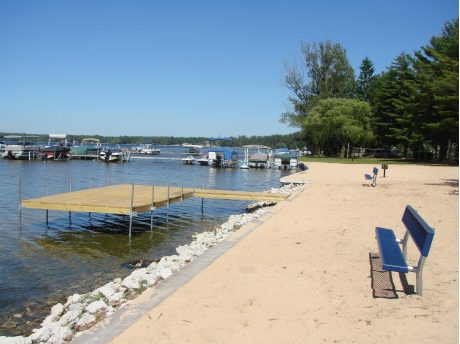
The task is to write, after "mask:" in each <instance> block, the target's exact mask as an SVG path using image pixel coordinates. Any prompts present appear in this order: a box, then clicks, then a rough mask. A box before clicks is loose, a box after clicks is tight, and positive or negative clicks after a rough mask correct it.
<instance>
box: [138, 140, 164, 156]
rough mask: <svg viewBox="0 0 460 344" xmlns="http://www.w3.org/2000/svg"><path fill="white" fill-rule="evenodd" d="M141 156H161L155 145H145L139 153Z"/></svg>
mask: <svg viewBox="0 0 460 344" xmlns="http://www.w3.org/2000/svg"><path fill="white" fill-rule="evenodd" d="M139 153H141V154H149V155H157V154H160V150H159V149H158V148H156V147H155V145H153V144H150V143H149V144H145V145H143V147H142V149H141V151H140V152H139Z"/></svg>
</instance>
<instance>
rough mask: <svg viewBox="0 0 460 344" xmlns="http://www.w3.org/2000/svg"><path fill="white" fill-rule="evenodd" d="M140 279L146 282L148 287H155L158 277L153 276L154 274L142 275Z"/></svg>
mask: <svg viewBox="0 0 460 344" xmlns="http://www.w3.org/2000/svg"><path fill="white" fill-rule="evenodd" d="M141 277H142V281H146V282H147V284H148V285H150V286H152V285H155V284H157V282H158V277H157V276H155V275H154V274H144V275H142V276H141Z"/></svg>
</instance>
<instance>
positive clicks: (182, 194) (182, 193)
mask: <svg viewBox="0 0 460 344" xmlns="http://www.w3.org/2000/svg"><path fill="white" fill-rule="evenodd" d="M183 200H184V177H182V186H181V189H180V214H179V215H180V217H182V201H183Z"/></svg>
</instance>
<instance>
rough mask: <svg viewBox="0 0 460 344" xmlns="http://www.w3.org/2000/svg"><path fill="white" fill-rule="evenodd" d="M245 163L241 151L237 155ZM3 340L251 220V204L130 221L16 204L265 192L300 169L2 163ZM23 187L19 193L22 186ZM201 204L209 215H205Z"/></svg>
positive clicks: (173, 150)
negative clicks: (93, 196) (181, 191)
mask: <svg viewBox="0 0 460 344" xmlns="http://www.w3.org/2000/svg"><path fill="white" fill-rule="evenodd" d="M158 148H160V150H161V153H160V155H158V156H157V157H158V158H160V157H175V158H178V157H181V156H184V153H185V150H184V148H182V147H171V146H159V147H158ZM235 150H236V151H237V152H238V155H239V159H240V160H241V159H243V158H244V151H243V149H235ZM0 172H1V183H0V335H3V336H16V335H29V334H30V333H31V330H32V329H33V328H38V327H40V323H41V322H42V321H43V319H44V318H45V317H46V316H47V315H49V311H50V308H51V307H52V306H53V305H54V304H56V303H57V302H62V303H65V301H66V300H67V297H68V296H69V295H72V294H75V293H78V294H83V293H87V292H89V291H92V290H94V289H96V288H98V287H100V286H102V285H104V284H106V283H108V282H110V281H111V280H113V279H114V278H117V277H120V278H124V277H126V276H127V275H129V274H130V273H131V269H132V268H131V267H130V266H129V265H128V263H129V262H132V261H135V260H138V259H148V260H154V259H159V258H161V257H162V256H165V255H172V254H175V253H176V252H175V248H176V247H177V246H179V245H183V244H186V243H187V244H188V243H190V242H191V238H190V235H191V234H193V233H195V232H203V231H208V230H210V229H212V228H213V227H214V226H216V225H218V224H221V223H223V222H225V221H226V220H227V218H228V217H229V216H230V215H232V214H240V213H244V212H245V208H246V206H247V205H248V204H250V203H251V202H248V201H227V200H210V199H205V200H204V202H203V203H202V200H201V199H187V200H185V201H184V202H183V204H182V206H181V205H180V203H174V204H172V205H171V206H170V208H169V211H168V210H167V208H158V209H157V210H156V211H155V213H154V223H153V231H150V213H149V212H148V213H144V214H140V215H139V216H136V217H134V218H133V227H132V239H131V243H129V240H128V229H129V216H121V215H110V214H108V215H107V214H96V213H91V214H88V213H77V212H73V213H71V214H69V212H64V211H50V212H49V215H48V219H49V220H48V224H46V213H45V210H36V209H23V210H22V216H21V229H20V228H19V207H18V204H19V199H20V197H21V198H22V199H29V198H36V197H42V196H46V194H47V185H48V193H49V195H53V194H58V193H63V192H68V191H69V190H70V189H71V190H72V191H77V190H83V189H87V188H89V187H90V186H91V187H92V188H95V187H101V186H105V185H115V184H120V183H123V182H124V183H132V181H133V180H134V181H135V183H136V184H144V185H152V182H154V183H155V185H163V186H167V185H168V181H169V183H170V185H171V186H176V187H180V186H181V185H182V183H183V185H184V187H190V188H191V187H193V186H195V187H197V188H201V187H202V186H203V181H204V183H205V187H206V188H209V189H227V190H247V191H264V190H267V189H270V188H272V187H278V186H279V185H280V181H279V180H280V178H281V177H283V176H286V175H288V174H290V173H295V172H297V171H296V170H291V171H290V170H278V169H252V168H251V169H246V170H245V169H239V168H210V167H208V166H200V165H198V164H194V165H184V164H182V163H181V162H180V160H155V158H152V159H135V160H133V161H130V162H126V163H104V162H100V161H85V160H69V161H46V162H45V161H14V160H12V161H10V160H6V159H0ZM20 179H21V180H22V188H21V190H22V191H21V195H20V191H19V190H20V189H19V180H20ZM202 204H203V207H202Z"/></svg>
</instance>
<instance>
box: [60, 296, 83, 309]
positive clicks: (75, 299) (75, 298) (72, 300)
mask: <svg viewBox="0 0 460 344" xmlns="http://www.w3.org/2000/svg"><path fill="white" fill-rule="evenodd" d="M80 299H81V295H80V294H73V295H72V296H69V297H68V298H67V302H66V303H65V305H64V306H65V307H68V306H70V305H71V304H73V303H77V302H78V301H80Z"/></svg>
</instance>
